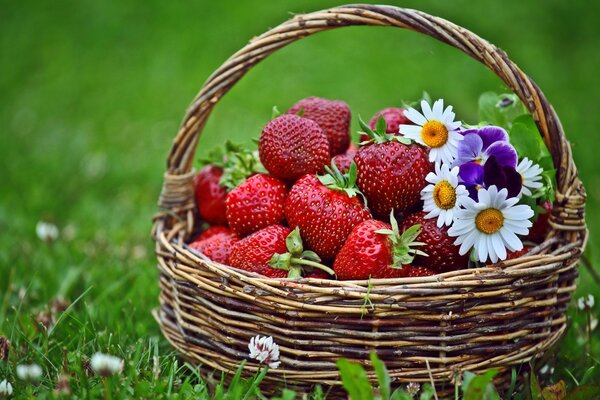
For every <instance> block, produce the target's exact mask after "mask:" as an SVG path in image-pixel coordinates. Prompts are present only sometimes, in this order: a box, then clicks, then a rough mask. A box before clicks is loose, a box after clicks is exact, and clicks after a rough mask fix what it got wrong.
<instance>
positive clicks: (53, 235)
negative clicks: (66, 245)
mask: <svg viewBox="0 0 600 400" xmlns="http://www.w3.org/2000/svg"><path fill="white" fill-rule="evenodd" d="M35 233H36V234H37V236H38V238H40V240H41V241H44V242H53V241H55V240H56V239H58V228H57V227H56V225H54V224H53V223H51V222H45V221H40V222H38V223H37V225H36V226H35Z"/></svg>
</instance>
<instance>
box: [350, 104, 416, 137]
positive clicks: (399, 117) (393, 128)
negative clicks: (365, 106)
mask: <svg viewBox="0 0 600 400" xmlns="http://www.w3.org/2000/svg"><path fill="white" fill-rule="evenodd" d="M405 111H406V110H405V109H404V108H397V107H389V108H384V109H383V110H381V111H378V112H377V113H376V114H375V115H374V116H373V118H371V120H370V121H369V127H370V128H371V129H372V130H375V126H376V125H377V120H379V117H383V119H384V120H385V123H386V129H385V131H386V132H387V133H393V134H395V135H397V134H398V132H399V130H400V125H401V124H410V121H409V120H408V118H406V117H405V116H404V112H405ZM368 140H369V135H367V134H366V133H363V134H361V135H360V141H361V142H365V141H368Z"/></svg>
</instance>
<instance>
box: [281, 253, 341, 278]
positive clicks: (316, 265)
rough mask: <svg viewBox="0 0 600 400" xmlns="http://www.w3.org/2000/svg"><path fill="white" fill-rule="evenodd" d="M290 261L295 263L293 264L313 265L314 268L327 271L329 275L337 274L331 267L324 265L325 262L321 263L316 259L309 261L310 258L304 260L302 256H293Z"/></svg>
mask: <svg viewBox="0 0 600 400" xmlns="http://www.w3.org/2000/svg"><path fill="white" fill-rule="evenodd" d="M290 262H291V263H293V264H300V265H308V266H310V267H313V268H318V269H320V270H323V271H325V272H327V273H328V274H329V275H333V274H335V272H333V270H332V269H331V268H329V267H328V266H326V265H323V264H319V263H317V262H314V261H309V260H304V259H302V258H294V257H292V258H291V259H290Z"/></svg>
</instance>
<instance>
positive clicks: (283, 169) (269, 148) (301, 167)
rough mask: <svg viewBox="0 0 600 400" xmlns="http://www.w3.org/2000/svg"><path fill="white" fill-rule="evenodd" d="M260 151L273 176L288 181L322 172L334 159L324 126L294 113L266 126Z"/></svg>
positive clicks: (276, 119)
mask: <svg viewBox="0 0 600 400" xmlns="http://www.w3.org/2000/svg"><path fill="white" fill-rule="evenodd" d="M258 152H259V155H260V160H261V161H262V163H263V165H264V166H265V168H266V169H267V170H268V171H269V173H270V174H271V175H273V176H274V177H276V178H279V179H281V180H284V181H288V182H293V181H295V180H296V179H298V178H300V177H301V176H302V175H305V174H313V173H317V172H321V171H322V170H323V167H324V166H325V165H326V164H328V163H329V160H330V157H331V156H330V149H329V141H328V139H327V135H325V133H324V132H323V130H322V129H321V127H319V125H318V124H317V123H316V122H314V121H312V120H310V119H308V118H302V117H299V116H297V115H294V114H283V115H280V116H279V117H277V118H275V119H273V120H271V122H269V123H268V124H267V125H266V126H265V127H264V129H263V131H262V134H261V136H260V140H259V142H258Z"/></svg>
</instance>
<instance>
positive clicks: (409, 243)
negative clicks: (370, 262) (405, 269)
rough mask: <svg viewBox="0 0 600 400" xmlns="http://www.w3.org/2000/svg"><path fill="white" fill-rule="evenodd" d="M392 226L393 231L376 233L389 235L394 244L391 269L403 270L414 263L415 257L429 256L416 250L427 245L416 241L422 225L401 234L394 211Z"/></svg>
mask: <svg viewBox="0 0 600 400" xmlns="http://www.w3.org/2000/svg"><path fill="white" fill-rule="evenodd" d="M390 225H391V226H392V229H379V230H376V231H375V232H376V233H380V234H382V235H387V236H388V237H389V238H390V240H391V242H392V260H393V263H392V265H390V266H389V267H390V268H396V269H402V266H403V265H407V264H410V263H412V261H413V260H414V258H415V256H425V257H427V256H428V254H427V253H425V252H423V251H421V250H419V249H415V248H414V247H418V246H423V245H424V244H425V243H423V242H416V241H415V240H416V239H417V237H418V236H419V234H420V233H421V225H413V226H411V227H410V228H408V229H406V230H405V231H404V232H402V234H400V231H399V229H398V222H397V221H396V218H394V211H393V210H392V212H391V213H390Z"/></svg>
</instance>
